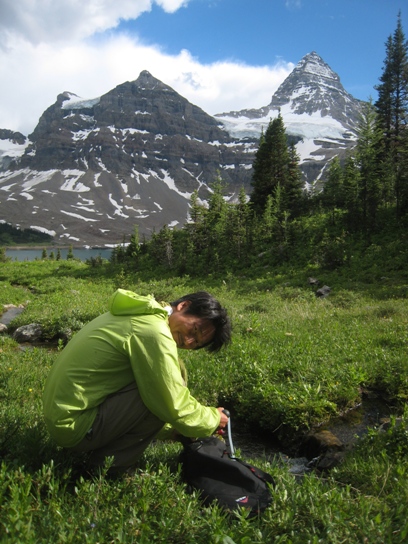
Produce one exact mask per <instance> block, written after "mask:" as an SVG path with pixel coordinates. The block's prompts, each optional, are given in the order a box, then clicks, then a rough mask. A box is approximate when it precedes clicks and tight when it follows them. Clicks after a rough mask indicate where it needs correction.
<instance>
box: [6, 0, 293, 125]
mask: <svg viewBox="0 0 408 544" xmlns="http://www.w3.org/2000/svg"><path fill="white" fill-rule="evenodd" d="M155 1H156V3H157V4H158V5H160V6H161V7H162V8H163V9H164V10H166V11H168V12H172V11H175V10H177V9H179V8H180V7H183V6H185V5H187V3H188V1H189V0H155ZM152 3H153V0H115V1H114V2H113V1H112V0H87V1H85V2H84V1H83V0H58V1H57V0H51V1H50V0H19V1H18V2H17V1H16V0H1V5H0V43H2V44H3V48H1V47H0V80H1V82H2V85H1V87H0V128H8V129H11V130H18V131H21V132H23V133H24V134H29V133H30V132H31V131H32V130H33V129H34V128H35V126H36V124H37V122H38V119H39V117H40V116H41V114H42V113H43V111H44V110H45V109H46V108H47V107H49V106H50V105H51V104H53V103H54V102H55V100H56V97H57V95H58V94H59V93H61V92H64V91H70V92H73V93H75V94H77V95H79V96H81V97H82V98H96V97H98V96H101V95H102V94H104V93H106V92H108V91H110V90H111V89H113V88H114V87H116V86H117V85H120V84H121V83H124V82H125V81H133V80H135V79H137V77H138V76H139V73H140V72H141V71H142V70H148V71H149V72H150V73H151V74H152V75H153V76H154V77H156V78H158V79H160V80H161V81H163V83H165V84H167V85H169V86H170V87H172V88H173V89H175V90H176V91H177V92H179V93H180V94H181V95H182V96H184V97H185V98H187V99H188V100H189V101H190V102H192V103H193V104H196V105H197V106H199V107H201V108H203V109H204V110H205V111H206V112H207V113H210V114H215V113H221V112H225V111H231V110H239V109H243V108H259V107H261V106H265V105H267V104H269V102H270V100H271V96H272V94H273V92H274V91H275V90H276V89H277V87H278V85H279V84H280V83H281V82H282V81H283V80H284V79H285V77H286V76H287V75H288V74H289V73H290V71H291V70H292V69H293V64H291V63H284V62H279V63H277V64H276V65H274V66H256V67H254V66H248V65H245V64H242V63H239V62H236V61H222V62H217V63H213V64H201V63H200V62H199V61H198V60H197V59H195V58H194V57H193V56H192V55H191V54H190V53H189V52H188V51H185V50H184V51H181V52H180V53H179V54H177V55H169V54H166V53H165V52H163V51H162V50H161V49H160V47H159V46H151V45H149V46H146V45H145V44H143V43H141V42H140V40H138V38H137V36H135V35H133V36H131V37H130V36H126V35H120V34H118V33H117V32H116V33H106V34H104V35H99V37H98V39H97V40H96V39H84V38H85V37H91V36H93V34H94V33H95V32H96V31H102V30H105V29H108V28H114V27H115V26H116V25H117V24H118V22H119V19H120V18H130V17H132V18H135V17H137V16H138V15H140V13H142V12H143V11H146V10H150V9H151V6H152ZM17 4H18V9H17V8H14V7H13V6H14V5H17ZM52 6H54V8H53V9H52ZM58 34H61V35H62V36H63V38H62V39H61V40H59V39H58Z"/></svg>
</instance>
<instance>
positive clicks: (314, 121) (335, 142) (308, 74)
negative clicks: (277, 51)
mask: <svg viewBox="0 0 408 544" xmlns="http://www.w3.org/2000/svg"><path fill="white" fill-rule="evenodd" d="M361 105H362V103H361V101H359V100H357V99H355V98H353V97H352V96H351V95H350V94H349V93H348V92H347V91H346V90H345V89H344V87H343V86H342V84H341V83H340V78H339V76H338V75H337V74H336V73H335V72H333V70H331V68H330V67H329V66H328V65H327V64H326V63H325V62H324V61H323V59H322V58H321V57H320V56H319V55H318V54H317V53H315V52H312V53H309V54H308V55H306V56H305V57H303V58H302V60H301V61H300V62H299V63H298V64H297V66H296V67H295V68H294V69H293V71H292V72H291V74H289V76H288V77H287V78H286V79H285V81H284V82H283V83H282V84H281V85H280V87H279V88H278V90H277V91H276V92H275V94H274V95H273V96H272V100H271V102H270V104H269V105H268V106H265V107H263V108H260V109H258V110H254V109H252V110H242V111H238V112H229V113H221V114H217V115H216V116H215V117H216V118H217V119H220V120H221V121H222V122H223V124H224V126H225V128H226V130H228V132H229V133H230V134H231V135H233V136H235V137H237V138H243V137H245V136H246V137H252V138H254V137H255V138H259V136H260V133H261V130H262V129H265V128H266V127H267V126H268V123H269V121H270V119H271V118H274V117H277V115H278V114H279V112H280V113H281V115H282V118H283V122H284V124H285V128H286V132H287V134H288V135H290V136H292V137H293V138H294V139H295V141H297V144H296V150H297V153H298V155H299V157H300V166H301V169H302V172H303V175H304V178H305V181H306V182H307V183H309V184H312V183H315V182H316V181H318V180H319V179H321V177H322V175H323V173H324V170H325V168H326V166H327V164H328V161H330V159H331V158H332V157H333V156H335V155H341V156H344V154H345V152H346V151H347V150H349V149H350V148H352V147H353V146H354V145H355V140H356V128H357V124H358V119H359V115H360V112H361Z"/></svg>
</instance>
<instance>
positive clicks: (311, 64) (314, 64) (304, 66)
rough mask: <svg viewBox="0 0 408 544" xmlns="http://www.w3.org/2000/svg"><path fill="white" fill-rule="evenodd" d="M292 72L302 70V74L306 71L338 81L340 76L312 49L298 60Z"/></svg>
mask: <svg viewBox="0 0 408 544" xmlns="http://www.w3.org/2000/svg"><path fill="white" fill-rule="evenodd" d="M293 72H303V73H304V74H305V73H307V74H311V75H314V76H319V77H323V78H327V79H333V80H335V81H340V78H339V76H338V75H337V74H336V72H333V70H332V69H331V68H330V66H329V65H328V64H326V63H325V62H324V60H323V59H322V57H321V56H320V55H318V54H317V53H316V51H312V52H311V53H308V54H307V55H305V56H304V57H303V58H302V59H301V60H300V61H299V62H298V64H297V65H296V67H295V68H294V70H293ZM293 72H292V73H293Z"/></svg>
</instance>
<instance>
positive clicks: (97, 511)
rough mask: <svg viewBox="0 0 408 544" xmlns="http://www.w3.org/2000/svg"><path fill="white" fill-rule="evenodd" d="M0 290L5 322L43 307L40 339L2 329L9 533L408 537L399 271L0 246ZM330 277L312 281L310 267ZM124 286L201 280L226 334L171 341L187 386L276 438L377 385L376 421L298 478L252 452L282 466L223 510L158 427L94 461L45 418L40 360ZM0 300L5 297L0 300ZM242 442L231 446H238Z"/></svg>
mask: <svg viewBox="0 0 408 544" xmlns="http://www.w3.org/2000/svg"><path fill="white" fill-rule="evenodd" d="M0 266H1V268H0V304H1V307H2V306H3V305H6V304H14V305H19V304H22V305H23V306H24V311H23V312H22V313H21V314H20V315H19V316H18V317H16V318H15V319H14V320H13V321H12V323H11V324H10V325H9V332H12V331H13V330H15V329H16V328H17V327H19V326H21V325H24V324H29V323H33V322H35V323H40V324H41V325H42V326H43V328H44V335H43V339H42V342H41V344H39V345H36V346H22V345H19V344H17V343H16V342H15V341H14V340H13V339H12V337H11V335H10V334H8V335H7V334H3V335H1V336H0V411H1V415H0V422H1V423H0V453H1V469H0V501H1V508H0V541H1V542H7V543H9V542H10V543H13V542H15V543H40V542H44V543H50V542H55V543H60V542H61V543H63V542H67V543H71V542H72V543H74V542H78V543H83V542H87V543H88V542H89V543H103V544H106V543H116V542H127V543H130V542H134V543H146V544H148V543H151V542H162V543H166V544H167V543H180V544H190V543H191V544H193V543H194V544H201V543H205V544H210V543H211V544H212V543H214V544H234V543H235V544H252V543H258V542H259V543H298V544H305V543H320V542H322V543H333V544H334V543H335V544H340V543H354V542H356V543H357V542H361V543H370V544H372V543H378V544H380V543H381V544H383V543H394V542H395V543H401V542H406V541H407V540H408V462H407V459H408V431H407V418H408V412H407V410H406V406H407V399H408V358H407V347H408V304H407V294H408V282H407V278H406V276H405V273H404V272H403V271H399V272H395V271H394V272H393V273H389V274H388V276H387V277H382V276H380V274H379V273H378V270H377V271H376V272H375V273H372V275H371V277H370V274H369V273H367V274H365V276H364V278H361V275H360V276H359V275H358V274H356V273H354V274H351V275H350V274H347V273H345V272H344V271H343V273H342V274H340V273H338V272H336V271H331V272H330V271H327V270H326V271H323V270H321V269H318V268H315V269H310V268H308V267H304V268H296V269H291V268H290V267H287V268H285V269H281V270H278V269H271V268H264V267H263V266H259V267H258V268H257V267H255V266H254V267H253V268H252V269H251V271H250V272H247V273H245V274H244V273H242V275H240V274H239V273H237V274H232V273H226V274H218V275H212V274H209V275H206V276H204V275H201V277H200V278H192V277H190V276H187V275H185V276H178V277H173V276H171V275H166V274H156V275H154V274H152V273H149V274H147V273H145V274H143V273H141V272H137V271H135V270H134V269H132V267H131V266H126V265H119V264H113V263H108V262H103V263H99V266H90V265H89V264H85V263H82V262H79V261H76V260H75V259H71V260H67V261H62V260H60V261H50V260H44V261H34V262H3V263H1V264H0ZM309 276H314V277H316V278H318V279H319V281H320V286H322V285H328V286H330V287H331V292H330V294H329V296H328V297H326V298H319V297H317V296H316V294H315V291H316V286H311V285H310V284H309V282H308V277H309ZM118 287H122V288H126V289H131V290H134V291H136V292H139V293H141V294H153V295H154V296H155V297H156V298H157V299H158V300H163V301H171V300H174V299H176V298H177V297H179V296H181V295H183V294H186V293H189V292H193V291H196V290H199V289H206V290H208V291H210V292H211V293H212V294H214V295H215V296H216V297H217V298H219V299H220V300H221V301H222V303H223V304H224V305H225V306H226V307H227V308H228V310H229V313H230V315H231V318H232V321H233V328H234V336H233V342H232V345H231V346H229V347H228V349H226V350H225V351H221V352H220V353H219V354H217V355H208V354H207V353H206V352H204V351H198V352H180V356H181V357H182V359H183V361H184V362H185V364H186V366H187V370H188V377H189V378H188V379H189V387H190V389H191V390H192V392H193V394H194V395H195V396H196V397H197V398H198V399H199V400H200V401H201V402H202V403H205V404H208V405H223V406H225V407H227V408H228V409H229V410H230V411H231V413H232V415H233V422H234V425H235V428H242V429H247V430H251V432H252V433H254V435H258V436H261V437H263V438H268V439H271V440H274V441H275V442H276V443H277V444H278V445H279V447H280V449H281V451H283V452H284V451H285V450H287V449H288V448H291V449H292V450H293V448H294V447H295V446H296V444H297V443H298V442H300V440H301V438H302V436H303V435H304V433H306V432H308V431H309V430H311V429H314V428H318V427H319V426H322V425H324V424H325V423H327V422H328V421H330V420H331V419H332V418H334V417H336V415H338V414H341V413H344V412H347V411H348V410H350V409H353V407H355V406H357V405H358V404H359V403H360V402H361V400H362V397H363V396H364V395H365V394H367V393H370V392H372V393H375V395H376V396H378V397H379V398H381V399H382V400H383V401H384V402H385V403H386V404H387V406H388V407H389V413H390V425H389V426H388V427H387V428H386V430H384V431H383V432H380V431H379V430H378V429H377V428H376V427H375V426H374V427H372V428H368V429H367V433H366V434H365V435H364V436H363V437H361V438H359V439H358V440H357V441H356V444H355V446H354V447H353V448H351V449H350V450H349V451H348V452H347V454H346V456H345V458H344V461H343V462H342V463H341V464H340V465H339V466H337V467H335V468H333V469H332V470H330V471H328V472H324V473H320V472H317V471H312V472H310V473H308V474H306V475H305V476H303V477H302V478H296V477H295V476H294V475H293V474H292V473H290V471H289V469H288V465H287V464H285V463H283V462H282V460H281V458H280V457H279V456H276V457H274V456H272V455H268V452H267V451H265V455H261V456H259V455H256V456H254V457H253V458H251V457H248V456H246V459H247V460H250V461H252V462H253V463H254V464H256V465H258V466H260V467H261V468H263V469H264V470H267V471H268V472H270V473H271V474H272V475H273V477H274V478H275V480H276V483H277V485H276V488H275V489H274V493H273V494H274V501H273V504H272V506H271V507H270V508H268V509H267V510H266V511H265V512H264V514H263V515H262V516H260V517H259V518H257V519H248V517H247V514H246V512H245V510H242V511H241V512H240V513H238V514H234V515H227V514H225V513H223V512H222V511H221V510H220V509H219V508H218V507H217V506H216V505H213V506H211V507H204V506H203V505H202V503H201V502H200V500H199V497H198V496H196V495H190V494H187V492H186V488H185V485H184V483H183V482H182V480H181V477H180V467H179V465H178V454H179V452H180V450H181V445H180V444H178V443H155V444H153V445H152V446H151V447H149V449H148V450H147V451H146V453H145V455H144V457H143V458H142V459H141V461H140V466H139V468H138V470H137V471H136V473H135V474H134V475H133V476H123V477H121V478H118V479H111V478H109V477H107V475H106V470H107V468H108V467H109V460H107V465H106V470H103V471H101V472H100V473H99V474H96V475H93V476H89V477H88V476H86V475H84V474H82V473H81V472H80V470H79V467H80V466H81V462H82V460H81V459H80V458H78V457H74V456H72V455H71V454H68V453H67V452H65V451H63V450H61V449H60V448H58V447H57V446H56V445H55V444H54V443H53V442H52V441H51V440H50V438H49V437H48V435H47V432H46V429H45V426H44V422H43V419H42V407H41V393H42V388H43V384H44V381H45V379H46V376H47V374H48V372H49V369H50V368H51V366H52V364H53V363H54V361H55V359H56V357H57V355H58V351H59V350H60V349H62V347H63V344H64V342H65V341H66V338H68V337H70V336H72V335H74V334H75V332H76V331H78V330H79V329H80V328H81V327H82V326H83V325H84V324H85V323H86V322H88V321H89V320H91V319H93V318H94V317H96V316H97V315H98V314H100V313H101V312H104V311H106V309H107V302H108V299H109V297H110V295H111V294H112V293H113V291H114V290H115V289H117V288H118ZM1 307H0V311H1ZM238 454H239V451H238Z"/></svg>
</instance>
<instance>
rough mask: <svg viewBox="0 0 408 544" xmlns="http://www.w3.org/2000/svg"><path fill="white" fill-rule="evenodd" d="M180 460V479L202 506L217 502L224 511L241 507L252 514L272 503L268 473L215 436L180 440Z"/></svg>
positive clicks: (271, 481)
mask: <svg viewBox="0 0 408 544" xmlns="http://www.w3.org/2000/svg"><path fill="white" fill-rule="evenodd" d="M232 449H233V448H232ZM180 462H181V463H182V477H183V478H184V481H185V482H186V483H187V484H188V486H189V488H190V490H194V489H195V490H197V491H199V493H200V495H201V498H202V500H203V502H204V504H206V505H209V504H210V503H211V502H213V501H217V502H218V504H219V505H220V506H221V507H222V508H223V509H224V510H227V511H234V510H237V509H238V508H239V507H244V508H247V509H248V510H249V511H250V516H255V515H258V514H259V513H261V512H262V511H263V510H265V508H266V507H267V506H269V505H270V504H271V502H272V494H271V489H270V485H272V486H274V485H275V482H274V480H273V478H272V476H270V475H269V474H267V473H266V472H264V471H263V470H260V469H259V468H256V467H254V466H252V465H250V464H249V463H245V462H244V461H242V460H240V459H237V458H236V457H235V456H234V453H232V454H231V453H229V451H228V447H227V444H226V443H225V442H224V441H223V440H220V439H219V438H217V437H216V436H210V437H208V438H202V439H200V440H196V441H195V442H190V443H189V444H186V443H184V450H183V451H182V452H181V454H180ZM268 484H270V485H268Z"/></svg>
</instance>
